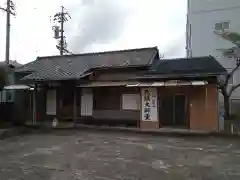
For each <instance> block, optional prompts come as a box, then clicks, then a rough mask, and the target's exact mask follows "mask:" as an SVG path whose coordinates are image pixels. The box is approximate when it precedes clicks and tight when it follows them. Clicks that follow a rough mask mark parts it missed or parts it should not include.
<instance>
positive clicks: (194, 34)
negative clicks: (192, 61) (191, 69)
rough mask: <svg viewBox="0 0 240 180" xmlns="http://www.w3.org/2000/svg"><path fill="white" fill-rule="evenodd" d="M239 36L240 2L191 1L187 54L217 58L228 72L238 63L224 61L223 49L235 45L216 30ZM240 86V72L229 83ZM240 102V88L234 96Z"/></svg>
mask: <svg viewBox="0 0 240 180" xmlns="http://www.w3.org/2000/svg"><path fill="white" fill-rule="evenodd" d="M222 30H224V31H230V32H237V33H239V34H240V0H188V14H187V33H186V36H187V38H186V40H187V42H186V52H187V56H188V57H191V56H193V57H194V56H208V55H212V56H214V57H215V58H216V59H217V60H218V61H219V62H220V63H221V64H222V65H223V66H224V67H225V68H226V69H228V70H231V69H232V68H234V67H235V64H236V62H235V61H234V60H233V59H229V58H225V57H223V55H222V51H221V49H228V48H231V47H233V46H234V45H233V44H232V43H230V42H228V41H227V40H224V39H222V38H221V37H220V36H218V35H216V34H215V33H214V31H222ZM238 83H240V70H239V71H237V72H236V73H235V75H234V77H233V78H232V79H231V81H230V85H231V84H238ZM237 102H239V103H240V88H238V89H237V90H236V91H235V92H234V93H233V95H232V104H235V103H237Z"/></svg>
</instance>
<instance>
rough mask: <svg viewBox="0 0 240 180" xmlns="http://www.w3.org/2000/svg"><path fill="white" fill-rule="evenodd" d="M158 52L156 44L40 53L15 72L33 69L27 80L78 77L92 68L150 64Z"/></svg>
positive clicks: (25, 78) (26, 77)
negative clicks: (64, 52) (139, 47)
mask: <svg viewBox="0 0 240 180" xmlns="http://www.w3.org/2000/svg"><path fill="white" fill-rule="evenodd" d="M157 54H158V50H157V48H156V47H153V48H142V49H131V50H122V51H111V52H101V53H86V54H78V55H65V56H50V57H39V58H37V60H36V61H33V62H31V63H28V64H26V65H24V66H22V67H20V68H17V69H16V70H15V72H32V73H31V74H30V75H27V76H25V77H24V78H23V79H24V80H64V79H65V80H67V79H76V78H80V77H81V76H82V75H84V73H85V72H87V71H89V70H90V69H93V68H112V67H115V68H118V67H132V66H134V67H135V66H150V65H151V64H152V62H153V60H154V58H155V57H156V55H157Z"/></svg>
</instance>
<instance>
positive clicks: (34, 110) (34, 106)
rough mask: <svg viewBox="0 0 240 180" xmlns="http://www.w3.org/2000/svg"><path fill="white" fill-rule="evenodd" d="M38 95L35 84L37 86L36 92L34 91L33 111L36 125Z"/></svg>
mask: <svg viewBox="0 0 240 180" xmlns="http://www.w3.org/2000/svg"><path fill="white" fill-rule="evenodd" d="M36 94H37V85H36V84H35V86H34V90H33V98H32V100H33V108H32V110H33V114H32V115H33V122H32V123H33V124H36V111H37V110H36V107H37V105H36V98H37V96H36Z"/></svg>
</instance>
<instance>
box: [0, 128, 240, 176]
mask: <svg viewBox="0 0 240 180" xmlns="http://www.w3.org/2000/svg"><path fill="white" fill-rule="evenodd" d="M0 179H3V180H14V179H18V180H20V179H23V180H74V179H81V180H120V179H126V180H131V179H132V180H133V179H146V180H155V179H156V180H157V179H161V180H165V179H166V180H170V179H171V180H182V179H184V180H185V179H187V180H195V179H196V180H200V179H201V180H202V179H204V180H211V179H216V180H225V179H226V180H229V179H236V180H239V179H240V140H239V139H227V138H225V139H224V138H223V139H221V138H212V137H202V138H196V137H194V138H190V137H188V138H174V137H156V136H150V135H140V134H125V133H108V132H93V131H91V132H87V131H86V132H82V131H73V130H70V131H55V132H52V133H38V134H36V133H35V134H29V135H25V136H21V137H14V138H9V139H5V140H1V141H0Z"/></svg>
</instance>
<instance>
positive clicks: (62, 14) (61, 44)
mask: <svg viewBox="0 0 240 180" xmlns="http://www.w3.org/2000/svg"><path fill="white" fill-rule="evenodd" d="M61 7H62V12H61V42H60V55H61V56H62V55H63V44H64V42H63V40H64V39H63V24H64V19H63V18H64V12H63V11H64V7H63V6H61Z"/></svg>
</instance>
